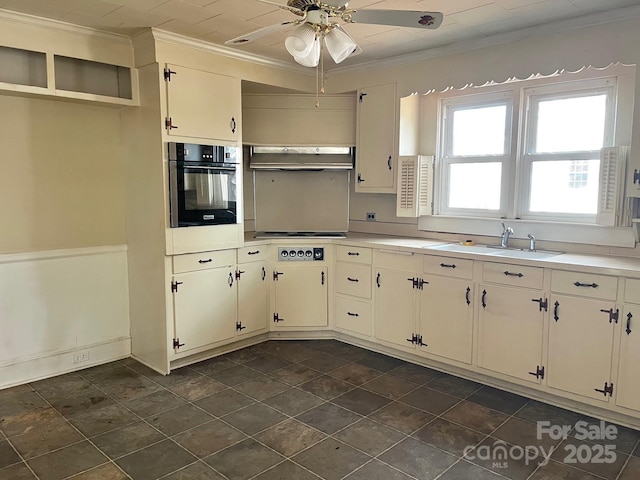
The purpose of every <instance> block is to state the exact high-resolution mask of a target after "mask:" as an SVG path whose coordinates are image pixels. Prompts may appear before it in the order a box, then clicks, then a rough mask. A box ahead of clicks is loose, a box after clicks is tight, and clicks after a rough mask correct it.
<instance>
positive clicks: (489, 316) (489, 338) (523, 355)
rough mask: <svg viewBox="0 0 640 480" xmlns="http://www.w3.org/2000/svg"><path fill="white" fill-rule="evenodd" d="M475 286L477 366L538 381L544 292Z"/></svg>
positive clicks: (540, 365) (539, 375) (540, 370)
mask: <svg viewBox="0 0 640 480" xmlns="http://www.w3.org/2000/svg"><path fill="white" fill-rule="evenodd" d="M516 268H518V267H515V268H514V270H515V269H516ZM516 278H520V277H516ZM478 290H479V306H478V308H479V315H478V366H479V367H481V368H485V369H487V370H491V371H493V372H497V373H501V374H504V375H509V376H511V377H515V378H518V379H521V380H527V381H530V382H533V383H538V384H539V383H541V381H542V379H543V378H544V365H543V363H542V341H543V321H544V311H545V305H547V303H546V302H547V299H546V298H545V296H544V293H543V292H542V291H541V290H533V289H525V288H516V287H511V286H502V285H490V284H481V285H478Z"/></svg>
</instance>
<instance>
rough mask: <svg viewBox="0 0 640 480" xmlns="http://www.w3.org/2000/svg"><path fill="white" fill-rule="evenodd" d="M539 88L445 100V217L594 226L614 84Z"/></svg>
mask: <svg viewBox="0 0 640 480" xmlns="http://www.w3.org/2000/svg"><path fill="white" fill-rule="evenodd" d="M533 83H535V84H536V85H535V86H531V84H532V82H528V83H526V82H522V83H520V84H519V85H518V87H515V84H512V85H514V86H511V85H510V86H509V87H510V88H509V89H508V90H504V91H501V92H492V93H488V94H478V95H460V94H458V95H456V96H450V97H447V98H443V99H442V100H441V101H440V155H439V157H440V158H439V160H440V161H439V165H438V172H439V185H438V187H439V195H438V206H437V210H436V211H437V213H438V214H444V215H454V216H455V215H458V216H471V217H487V218H501V217H503V218H522V219H531V220H558V221H568V222H581V223H595V220H596V213H597V201H598V187H599V169H600V149H601V148H602V147H604V146H610V145H612V144H613V124H614V120H613V119H614V108H613V105H614V96H615V79H612V78H608V79H597V80H580V81H575V82H564V83H556V84H547V85H541V84H540V83H541V82H540V80H537V81H535V82H533ZM522 85H524V86H522ZM503 88H505V87H503Z"/></svg>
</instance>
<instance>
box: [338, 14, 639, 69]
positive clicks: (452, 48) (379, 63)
mask: <svg viewBox="0 0 640 480" xmlns="http://www.w3.org/2000/svg"><path fill="white" fill-rule="evenodd" d="M634 18H640V6H637V5H636V6H631V7H624V8H619V9H616V10H610V11H607V12H598V13H590V14H588V15H582V16H580V17H576V18H571V19H567V20H557V21H555V22H549V23H546V24H544V25H537V26H533V27H528V28H524V29H520V30H515V31H512V32H506V33H500V34H496V35H491V36H486V37H484V36H483V37H476V38H470V39H467V40H463V41H460V42H456V43H451V44H448V45H442V46H439V47H432V48H427V49H426V50H423V51H420V52H414V53H408V54H405V55H398V56H397V57H393V58H388V59H383V60H371V61H369V62H366V63H359V64H356V65H351V66H345V67H338V68H332V69H331V70H328V71H327V73H326V75H327V76H329V77H330V76H333V75H339V74H340V75H341V74H344V73H351V72H357V71H363V70H373V69H376V70H378V69H380V68H388V67H395V66H399V65H406V64H409V63H419V62H423V61H425V60H430V59H432V58H436V57H443V56H446V55H452V54H456V53H463V52H468V51H473V50H479V49H482V48H486V47H492V46H495V45H500V44H504V43H511V42H515V41H518V40H522V39H525V38H533V37H540V36H544V35H550V34H554V33H559V32H562V31H568V30H578V29H580V28H585V27H593V26H597V25H604V24H607V23H615V22H621V21H624V20H631V19H634Z"/></svg>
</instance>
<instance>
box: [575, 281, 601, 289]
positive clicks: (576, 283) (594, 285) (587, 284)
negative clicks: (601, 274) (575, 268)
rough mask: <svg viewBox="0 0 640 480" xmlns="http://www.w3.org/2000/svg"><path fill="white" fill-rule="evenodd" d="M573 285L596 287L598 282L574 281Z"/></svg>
mask: <svg viewBox="0 0 640 480" xmlns="http://www.w3.org/2000/svg"><path fill="white" fill-rule="evenodd" d="M574 285H575V286H576V287H587V288H598V284H597V283H580V282H575V283H574Z"/></svg>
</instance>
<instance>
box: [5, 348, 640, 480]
mask: <svg viewBox="0 0 640 480" xmlns="http://www.w3.org/2000/svg"><path fill="white" fill-rule="evenodd" d="M581 419H582V417H581V416H580V415H578V414H575V413H572V412H569V411H566V410H562V409H559V408H555V407H551V406H548V405H545V404H542V403H539V402H536V401H533V400H528V399H526V398H523V397H520V396H518V395H514V394H511V393H507V392H503V391H500V390H496V389H494V388H490V387H486V386H482V385H479V384H477V383H474V382H470V381H468V380H463V379H460V378H457V377H454V376H450V375H446V374H441V373H439V372H436V371H434V370H430V369H427V368H423V367H419V366H416V365H413V364H409V363H406V362H403V361H401V360H397V359H394V358H390V357H387V356H384V355H380V354H377V353H373V352H369V351H366V350H363V349H360V348H357V347H354V346H350V345H347V344H344V343H340V342H337V341H332V340H309V341H270V342H266V343H263V344H260V345H257V346H254V347H249V348H245V349H243V350H238V351H236V352H233V353H230V354H228V355H224V356H222V357H218V358H215V359H212V360H207V361H204V362H201V363H198V364H196V365H192V366H191V367H186V368H182V369H180V370H177V371H175V372H173V373H172V374H171V375H169V376H166V377H165V376H162V375H159V374H157V373H155V372H153V371H151V370H150V369H148V368H146V367H145V366H143V365H141V364H139V363H137V362H135V361H133V360H131V359H127V360H122V361H119V362H113V363H109V364H106V365H102V366H99V367H94V368H90V369H87V370H82V371H79V372H76V373H71V374H67V375H62V376H59V377H55V378H51V379H48V380H43V381H40V382H35V383H32V384H29V385H22V386H19V387H15V388H10V389H7V390H3V391H0V480H28V479H34V478H39V479H42V480H62V479H66V478H73V479H78V480H121V479H127V478H132V479H135V480H153V479H159V478H163V479H166V480H209V479H210V480H220V479H229V480H248V479H256V480H312V479H316V480H317V479H318V478H322V479H327V480H338V479H346V480H407V479H421V480H428V479H441V480H458V479H459V480H468V479H473V480H475V479H478V480H485V479H487V480H488V479H499V478H509V479H514V480H525V479H531V480H543V479H548V480H551V479H566V480H591V479H608V480H632V479H633V480H635V479H638V478H640V446H639V445H638V443H639V440H640V432H638V431H635V430H631V429H628V428H623V427H619V431H618V433H619V434H618V438H617V439H616V440H615V441H613V442H603V441H596V442H593V443H591V442H588V441H585V440H578V439H576V438H574V437H573V436H571V435H570V436H569V437H568V438H566V439H561V438H559V439H557V440H553V439H550V438H549V436H544V437H543V438H542V439H538V438H537V435H536V432H537V430H536V428H537V426H536V423H535V422H537V421H541V420H544V421H549V422H550V423H551V424H552V425H575V423H576V422H577V421H578V420H581ZM586 420H587V421H588V422H594V423H595V422H596V420H595V419H586ZM571 433H575V430H574V431H573V432H571ZM607 443H612V444H615V449H616V450H615V451H614V452H610V453H612V454H609V455H608V457H607V458H609V457H610V461H608V462H603V461H600V462H598V461H596V460H595V456H594V455H595V454H597V453H598V452H600V454H601V459H602V453H603V448H602V446H603V445H604V444H607ZM500 448H502V449H503V450H500ZM500 451H506V452H508V455H507V457H506V458H501V457H499V456H496V454H497V453H499V452H500ZM542 452H544V453H542ZM571 452H574V453H576V452H577V455H574V458H577V462H574V463H569V461H570V460H571ZM585 452H586V453H585ZM545 455H546V456H547V457H550V458H548V459H547V460H545V459H544V456H545ZM580 455H582V456H580ZM584 455H587V456H588V455H591V456H592V457H593V461H588V462H585V461H580V459H584V458H585V457H584ZM589 458H591V457H589Z"/></svg>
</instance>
